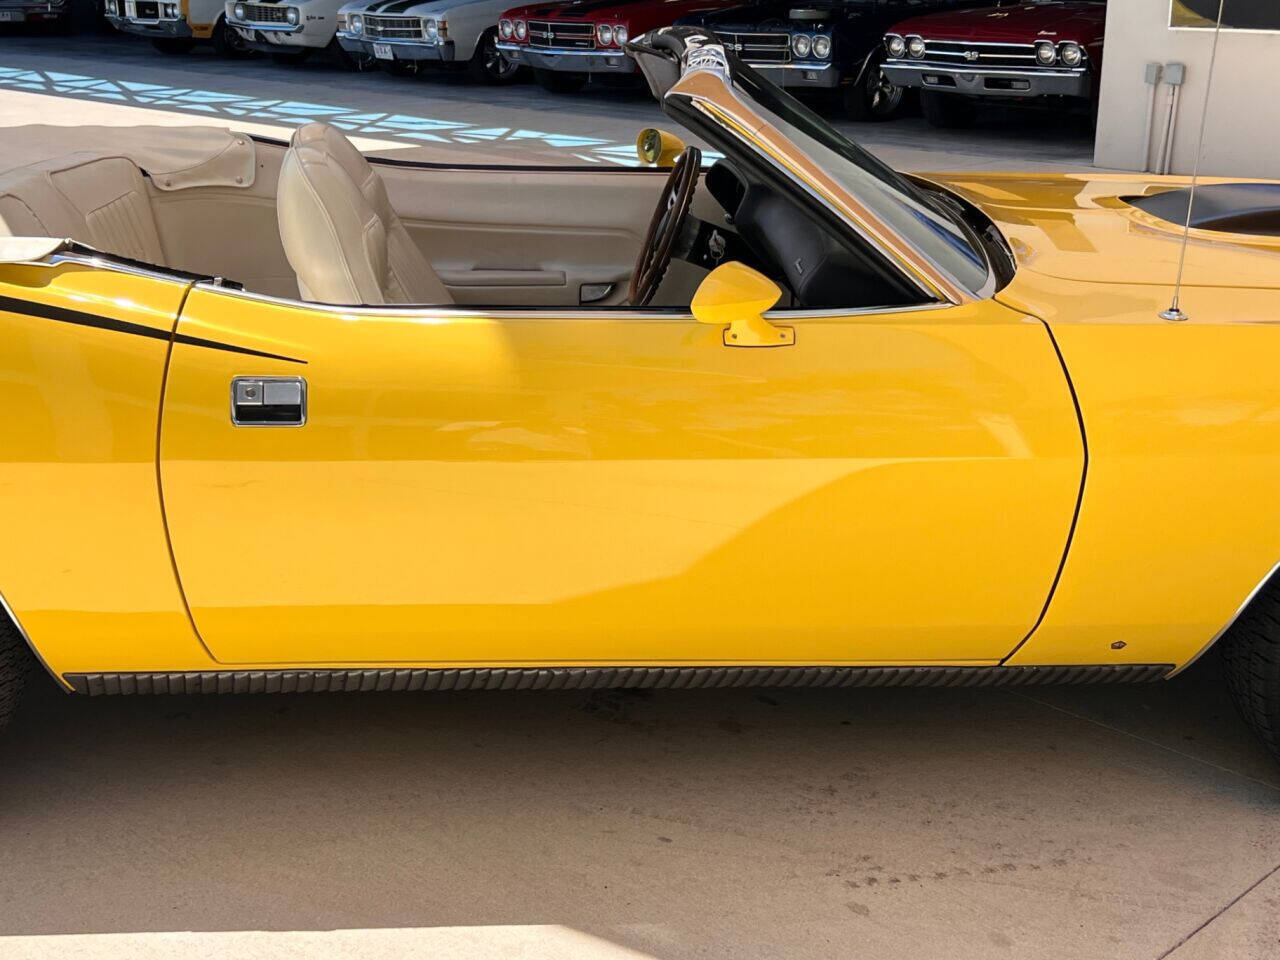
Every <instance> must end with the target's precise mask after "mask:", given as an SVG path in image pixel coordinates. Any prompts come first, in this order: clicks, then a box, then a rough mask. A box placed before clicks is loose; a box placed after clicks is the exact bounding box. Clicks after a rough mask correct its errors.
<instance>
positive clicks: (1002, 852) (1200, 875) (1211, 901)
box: [0, 36, 1280, 960]
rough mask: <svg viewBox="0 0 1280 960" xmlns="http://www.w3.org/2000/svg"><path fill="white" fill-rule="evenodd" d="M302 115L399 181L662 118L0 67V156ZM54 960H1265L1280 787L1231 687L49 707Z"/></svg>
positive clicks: (140, 59) (46, 760)
mask: <svg viewBox="0 0 1280 960" xmlns="http://www.w3.org/2000/svg"><path fill="white" fill-rule="evenodd" d="M33 71H34V74H33V73H32V72H33ZM128 84H133V85H134V86H132V87H130V86H128ZM139 84H150V85H153V86H151V87H142V86H138V85H139ZM246 104H249V105H248V106H246ZM255 104H256V106H254V105H255ZM316 106H319V107H321V108H324V109H329V110H332V111H337V112H336V113H328V114H326V113H323V112H321V113H318V114H317V113H315V112H312V113H310V114H307V112H306V111H307V109H309V108H314V107H316ZM236 110H242V111H244V112H242V113H239V114H237V113H235V112H234V111H236ZM255 113H257V114H262V116H253V114H255ZM304 115H312V116H315V115H319V116H342V117H346V118H348V119H350V118H352V117H355V118H357V119H356V120H354V121H353V122H354V123H355V125H356V126H357V127H359V129H358V130H357V131H355V132H357V133H358V134H359V135H360V136H361V137H362V138H363V139H364V140H366V141H367V142H370V143H374V144H376V145H378V146H379V148H381V149H387V150H397V151H406V150H409V151H448V152H451V153H453V154H454V155H458V156H474V155H475V154H476V151H478V150H480V149H481V148H483V149H485V150H489V149H509V150H511V151H512V152H513V154H518V153H520V152H521V151H524V150H528V148H529V147H530V146H533V147H535V148H536V149H538V150H541V151H547V150H551V151H556V150H560V151H563V152H564V154H565V155H567V156H571V157H572V156H582V155H585V156H587V157H588V158H590V159H591V161H592V162H602V163H608V162H617V159H618V157H619V156H620V154H618V153H617V152H616V148H618V147H619V145H625V144H626V143H627V142H628V141H629V140H630V138H631V137H632V136H633V135H634V131H635V129H636V128H637V127H639V126H643V125H646V124H651V123H654V122H657V121H659V119H660V118H659V114H658V112H657V108H656V106H655V105H654V104H653V103H652V102H651V101H650V100H649V99H648V98H647V97H646V96H644V95H642V94H638V93H628V92H626V91H617V90H608V89H602V90H598V91H593V92H591V93H589V94H588V95H585V96H583V97H574V98H554V97H550V96H548V95H546V94H543V93H542V92H541V91H539V90H537V89H536V88H534V87H532V86H530V85H522V86H519V87H514V88H510V89H506V90H501V91H496V92H495V91H492V90H486V89H480V88H476V87H472V86H470V85H469V84H467V83H466V82H465V81H463V80H462V79H460V78H457V77H439V76H433V77H428V78H420V79H417V80H401V79H395V78H391V77H386V76H382V75H378V74H374V75H347V74H342V73H339V72H337V71H334V70H332V69H330V68H326V67H324V66H323V65H309V66H307V67H305V68H303V69H301V70H299V69H288V68H284V67H280V66H277V65H275V64H273V63H271V62H269V61H261V60H255V61H247V62H225V61H219V60H215V59H214V58H213V57H211V56H207V55H195V56H191V57H186V58H172V59H171V58H165V57H162V56H160V55H158V54H155V53H154V52H152V51H151V50H150V48H149V47H147V46H146V45H145V44H139V43H133V42H130V41H127V40H121V39H113V38H109V37H90V38H77V39H75V40H73V41H66V40H61V39H53V38H37V37H11V36H10V37H0V127H3V126H6V125H13V124H23V123H33V122H43V123H56V124H78V123H89V122H92V123H116V124H119V123H147V122H150V123H187V122H191V121H192V120H193V119H195V120H196V121H198V122H205V123H208V122H215V123H234V124H235V125H237V126H249V127H250V128H251V129H256V130H262V131H264V132H276V133H287V131H288V129H289V127H290V125H291V124H294V123H296V122H298V120H299V119H301V118H302V116H304ZM395 117H401V118H403V119H401V120H399V121H396V120H394V118H395ZM388 120H390V121H391V122H390V124H388V122H387V121H388ZM842 127H843V128H844V129H846V130H847V131H850V132H851V133H852V134H853V135H854V136H855V137H856V138H857V139H859V140H860V141H862V142H864V143H866V144H868V145H869V146H870V147H872V148H873V149H875V150H876V151H877V152H879V153H880V154H881V155H882V156H884V157H885V158H886V159H888V160H889V161H890V162H893V163H897V164H899V165H903V166H907V167H912V168H934V169H939V168H950V169H958V168H998V167H1016V168H1023V169H1027V168H1033V169H1053V168H1059V169H1060V168H1079V167H1085V166H1087V165H1088V163H1089V156H1090V153H1091V149H1090V145H1089V142H1088V138H1087V136H1086V135H1085V134H1084V132H1083V131H1081V130H1080V129H1079V128H1078V127H1077V126H1075V125H1072V124H1059V123H1054V122H1051V121H1049V120H1047V119H1044V118H1039V119H1033V120H1032V121H1031V122H1030V123H1029V124H1028V125H1027V126H1025V127H1024V126H1019V125H1017V124H1016V123H1015V122H1014V120H1012V119H1011V118H1009V117H1007V116H1000V115H993V116H992V117H990V118H989V119H988V120H987V121H986V122H985V123H984V124H983V125H982V126H981V127H980V128H979V129H977V130H975V131H970V132H966V133H963V134H955V133H950V134H945V135H943V134H939V133H937V132H935V131H932V130H929V129H928V128H927V127H925V126H924V125H923V123H922V122H921V121H920V120H919V119H918V118H907V119H904V120H900V121H897V122H894V123H890V124H883V125H871V126H856V125H853V124H842ZM493 130H500V131H502V132H499V133H493V134H492V135H490V136H485V135H478V134H485V133H486V131H493ZM521 131H523V132H525V133H530V132H531V133H533V134H535V136H525V137H520V136H516V135H515V134H517V133H518V132H521ZM424 134H427V135H429V136H427V137H424V136H423V135H424ZM2 137H3V131H2V130H0V138H2ZM430 137H435V138H436V139H430ZM575 138H576V139H575ZM584 141H589V142H584ZM611 150H613V151H614V152H613V153H611V152H610V151H611ZM53 956H58V957H86V958H87V957H93V958H99V957H113V958H115V957H130V958H134V957H140V958H150V957H171V956H181V957H184V958H189V957H218V958H225V957H233V958H238V957H246V958H248V957H253V958H260V957H271V958H275V957H290V958H294V957H308V958H309V957H317V958H319V957H325V958H329V957H335V956H353V957H361V958H379V960H380V958H397V960H398V958H404V957H432V958H467V960H472V958H489V957H503V958H508V957H510V958H527V960H543V958H546V960H552V958H555V960H579V958H592V960H596V958H601V960H615V958H618V960H620V958H646V957H647V958H661V960H686V958H687V960H694V958H698V960H704V958H731V960H755V958H787V960H802V958H809V957H813V958H823V960H827V958H833V957H839V958H863V957H866V958H875V960H896V958H903V960H919V958H932V957H945V958H949V960H953V958H954V960H964V958H988V957H1011V958H1012V957H1017V958H1034V960H1054V958H1073V960H1075V958H1079V960H1111V958H1116V960H1120V958H1141V960H1157V958H1160V960H1163V958H1174V960H1222V958H1231V960H1255V958H1256V960H1264V958H1273V957H1276V956H1280V765H1276V764H1275V763H1274V762H1273V761H1272V760H1271V759H1270V758H1268V757H1267V756H1265V755H1264V753H1263V751H1262V750H1261V748H1260V747H1259V746H1257V745H1256V744H1255V743H1254V741H1253V740H1252V738H1251V737H1250V735H1249V734H1248V732H1247V731H1246V730H1245V729H1244V728H1243V726H1242V724H1241V723H1240V722H1239V721H1238V720H1237V719H1236V716H1235V714H1234V712H1233V711H1232V709H1231V707H1230V705H1229V704H1228V703H1227V701H1226V698H1225V694H1224V692H1223V688H1222V686H1221V684H1220V682H1219V679H1218V676H1217V665H1216V663H1215V662H1214V661H1213V660H1212V659H1209V660H1207V661H1206V662H1205V663H1203V664H1202V665H1200V666H1198V667H1197V668H1195V669H1194V670H1192V671H1191V672H1189V673H1188V674H1187V675H1185V676H1183V677H1181V678H1179V679H1177V680H1175V681H1173V682H1171V683H1168V684H1161V685H1156V686H1147V687H1139V688H1100V689H1075V688H1063V689H1044V690H1027V691H1022V692H1013V691H1009V690H992V691H982V690H866V691H852V692H849V691H845V692H839V691H710V692H696V691H695V692H680V691H662V692H652V693H627V692H618V693H593V694H586V693H567V692H562V693H516V694H499V693H460V694H435V695H384V696H375V695H346V696H313V697H279V698H259V699H254V698H226V699H197V698H158V699H120V700H114V701H113V700H93V701H91V700H85V699H78V698H70V697H65V696H62V695H61V694H59V693H57V692H56V691H55V690H54V689H53V688H52V687H51V685H49V684H48V683H46V682H43V681H42V682H40V683H38V684H37V686H36V688H35V690H34V692H33V695H32V696H31V698H30V699H29V701H28V704H27V706H26V708H25V709H24V711H23V712H22V713H21V714H20V715H19V718H18V720H17V721H16V723H15V724H14V726H13V727H12V729H11V730H10V732H9V734H8V735H7V736H5V737H4V738H3V739H0V958H3V960H10V958H27V957H31V958H36V957H38V958H46V957H53Z"/></svg>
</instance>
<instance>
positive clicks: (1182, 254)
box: [1159, 0, 1227, 321]
mask: <svg viewBox="0 0 1280 960" xmlns="http://www.w3.org/2000/svg"><path fill="white" fill-rule="evenodd" d="M1226 6H1227V0H1218V22H1217V23H1216V24H1215V25H1214V27H1213V49H1212V50H1211V51H1210V53H1209V74H1208V76H1207V77H1206V78H1205V83H1204V104H1203V106H1202V107H1201V108H1200V136H1199V138H1198V139H1197V140H1196V159H1195V163H1194V164H1192V167H1191V190H1190V193H1189V194H1188V196H1187V220H1186V222H1185V223H1184V224H1183V225H1182V247H1181V249H1180V250H1179V251H1178V278H1177V279H1176V280H1175V281H1174V284H1173V302H1172V303H1170V304H1169V306H1168V307H1167V308H1166V309H1164V310H1161V311H1160V314H1159V316H1160V319H1161V320H1175V321H1178V320H1186V319H1188V317H1187V315H1186V314H1185V313H1183V312H1182V307H1181V300H1182V270H1183V268H1184V267H1186V265H1187V244H1188V242H1189V241H1190V240H1191V208H1192V207H1193V206H1194V205H1195V202H1196V181H1197V179H1199V177H1200V155H1201V154H1202V153H1204V128H1205V121H1206V120H1208V119H1209V92H1210V91H1211V90H1212V89H1213V68H1214V67H1215V66H1216V65H1217V63H1218V37H1219V36H1221V34H1222V14H1223V11H1224V10H1225V9H1226Z"/></svg>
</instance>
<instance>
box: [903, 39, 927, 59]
mask: <svg viewBox="0 0 1280 960" xmlns="http://www.w3.org/2000/svg"><path fill="white" fill-rule="evenodd" d="M907 53H909V54H910V55H911V56H913V57H915V58H916V59H917V60H923V59H924V38H923V37H912V38H911V39H910V40H908V41H907Z"/></svg>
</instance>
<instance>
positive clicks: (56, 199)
mask: <svg viewBox="0 0 1280 960" xmlns="http://www.w3.org/2000/svg"><path fill="white" fill-rule="evenodd" d="M0 235H8V236H45V237H67V238H70V239H72V240H78V241H80V242H81V243H86V244H88V245H89V246H91V247H96V248H97V249H99V250H102V251H105V252H107V253H114V254H117V255H119V256H123V257H130V258H132V259H135V260H145V261H146V262H148V263H155V264H163V263H164V262H165V258H164V249H163V247H162V246H161V243H160V234H159V233H158V231H157V230H156V220H155V216H154V214H153V213H152V210H151V201H150V199H149V198H148V196H147V184H146V180H145V179H144V177H143V175H142V171H141V170H139V169H138V166H137V164H135V163H134V162H133V161H132V160H128V159H126V158H124V157H102V156H93V155H82V156H70V157H60V158H58V159H57V160H51V161H46V162H44V163H38V164H33V165H31V166H29V167H20V168H19V169H17V170H13V171H11V172H9V173H6V174H4V175H3V176H0Z"/></svg>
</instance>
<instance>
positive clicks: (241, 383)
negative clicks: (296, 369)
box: [231, 377, 307, 427]
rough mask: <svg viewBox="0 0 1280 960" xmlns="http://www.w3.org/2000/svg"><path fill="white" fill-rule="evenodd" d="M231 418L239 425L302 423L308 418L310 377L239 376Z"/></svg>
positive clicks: (290, 424)
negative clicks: (308, 383)
mask: <svg viewBox="0 0 1280 960" xmlns="http://www.w3.org/2000/svg"><path fill="white" fill-rule="evenodd" d="M231 422H232V423H234V424H235V425H236V426H237V427H300V426H302V425H303V424H304V423H306V422H307V381H305V380H303V379H302V378H301V377H236V378H235V379H234V380H232V381H231Z"/></svg>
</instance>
